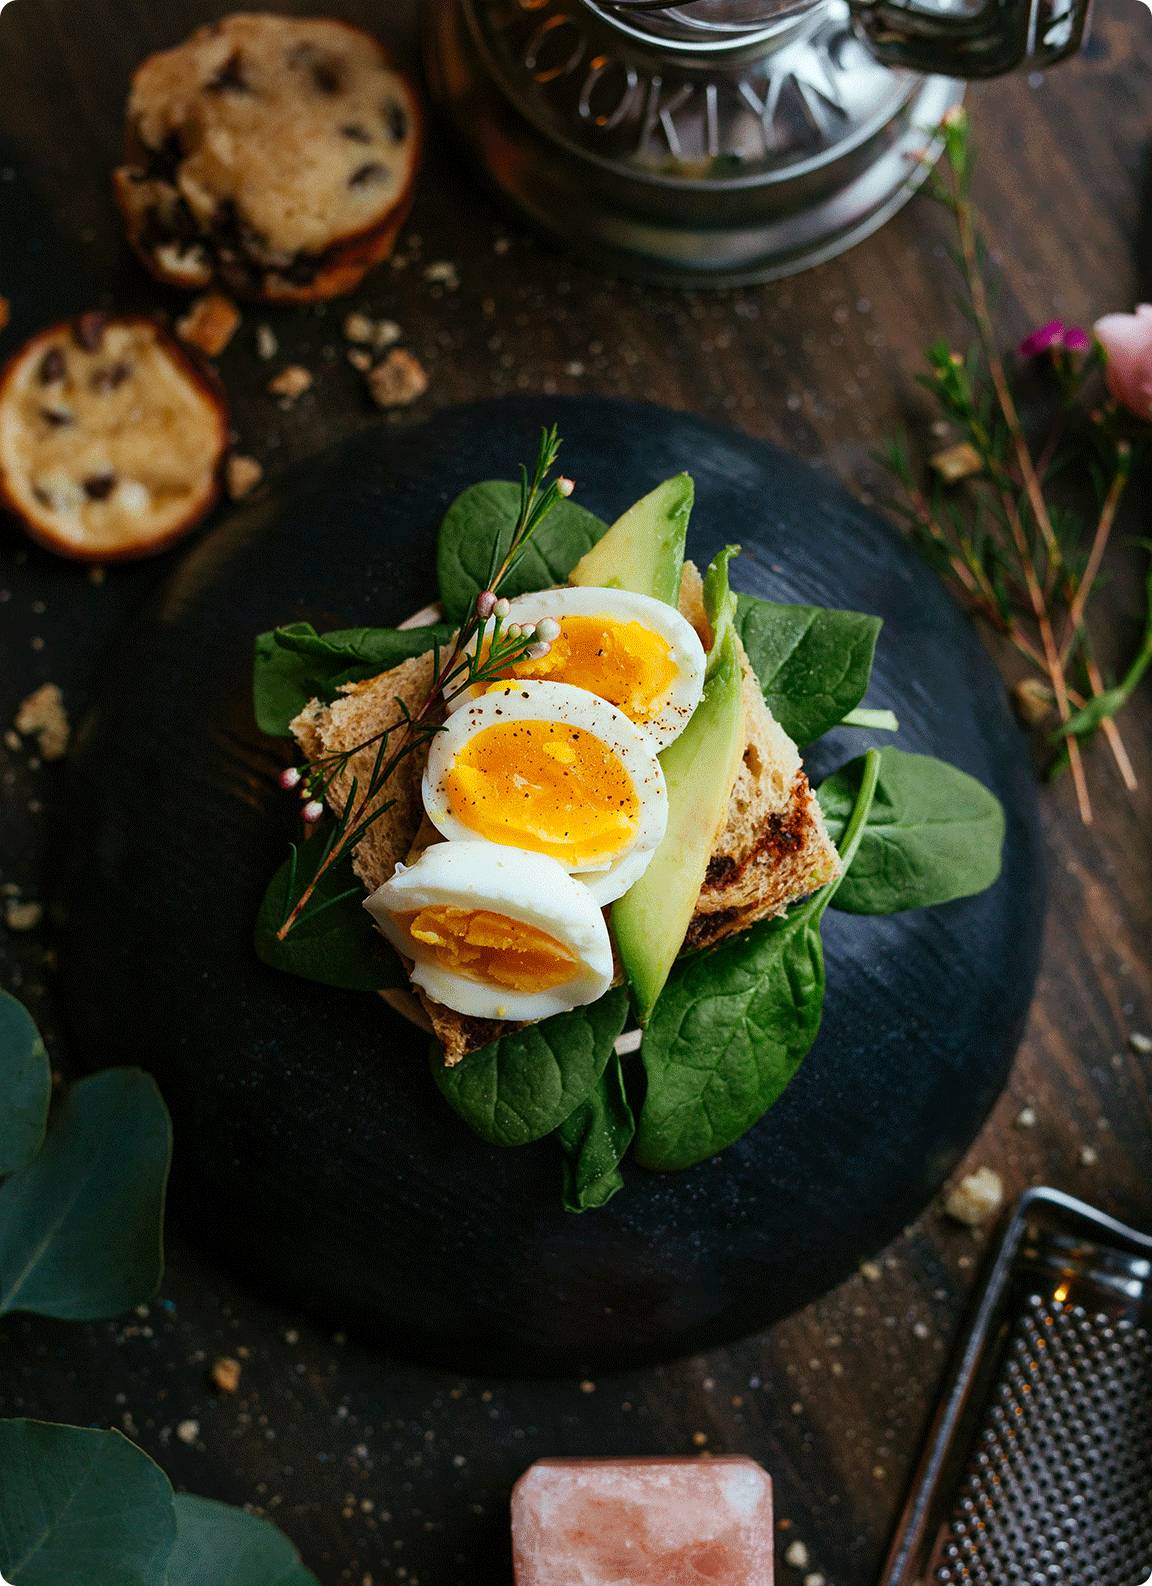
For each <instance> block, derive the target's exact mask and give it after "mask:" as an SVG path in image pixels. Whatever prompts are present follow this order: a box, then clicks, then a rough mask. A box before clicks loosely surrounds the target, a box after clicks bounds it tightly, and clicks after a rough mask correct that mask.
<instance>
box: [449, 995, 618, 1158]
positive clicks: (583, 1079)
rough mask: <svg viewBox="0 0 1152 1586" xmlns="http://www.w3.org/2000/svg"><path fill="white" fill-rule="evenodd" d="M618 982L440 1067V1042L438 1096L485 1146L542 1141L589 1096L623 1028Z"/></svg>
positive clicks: (514, 1144)
mask: <svg viewBox="0 0 1152 1586" xmlns="http://www.w3.org/2000/svg"><path fill="white" fill-rule="evenodd" d="M627 1013H628V993H627V991H626V990H625V989H624V987H623V986H617V987H615V988H614V989H613V990H611V991H608V992H606V993H605V994H604V996H602V997H601V998H600V1000H599V1001H598V1002H593V1003H591V1004H589V1006H587V1007H584V1008H574V1009H573V1010H572V1012H571V1013H558V1014H556V1015H555V1017H554V1018H551V1019H545V1020H544V1021H543V1023H542V1024H531V1025H528V1026H526V1027H525V1028H524V1029H521V1030H512V1031H510V1032H509V1033H508V1034H507V1035H504V1036H501V1038H500V1039H499V1040H498V1041H493V1042H492V1044H491V1045H490V1046H485V1047H482V1048H481V1049H480V1051H478V1052H473V1053H472V1054H471V1056H469V1057H466V1058H465V1059H464V1060H463V1062H461V1063H457V1064H456V1066H455V1067H454V1068H445V1066H444V1063H443V1059H442V1057H441V1054H440V1051H439V1049H437V1050H436V1051H435V1052H434V1053H433V1056H432V1071H433V1073H434V1074H435V1076H436V1083H437V1084H438V1085H439V1086H440V1089H441V1090H442V1091H443V1093H444V1095H445V1096H446V1097H447V1098H448V1100H449V1101H450V1102H451V1104H452V1106H453V1107H455V1109H456V1111H457V1112H458V1113H459V1114H460V1116H461V1117H462V1118H463V1119H464V1121H465V1123H467V1124H468V1125H469V1126H470V1127H471V1128H472V1129H474V1130H475V1132H476V1133H477V1134H478V1135H479V1136H480V1138H481V1139H482V1140H487V1141H488V1143H489V1145H503V1146H516V1145H527V1144H528V1143H529V1142H530V1141H532V1140H541V1139H543V1138H544V1136H545V1135H548V1134H551V1133H552V1131H553V1130H554V1129H557V1128H559V1126H560V1125H561V1124H562V1123H563V1122H564V1121H565V1119H567V1118H570V1117H571V1116H572V1114H573V1112H574V1111H575V1110H576V1108H577V1107H579V1106H580V1104H581V1103H582V1102H584V1101H586V1100H587V1099H588V1097H589V1096H590V1095H591V1093H592V1091H593V1090H594V1089H595V1087H596V1085H597V1083H598V1082H599V1079H600V1076H601V1074H603V1072H604V1069H605V1067H606V1065H607V1063H608V1060H609V1059H610V1058H611V1056H612V1050H613V1047H614V1045H615V1042H616V1037H617V1036H618V1035H619V1034H620V1031H621V1030H622V1029H623V1028H624V1020H625V1018H626V1017H627Z"/></svg>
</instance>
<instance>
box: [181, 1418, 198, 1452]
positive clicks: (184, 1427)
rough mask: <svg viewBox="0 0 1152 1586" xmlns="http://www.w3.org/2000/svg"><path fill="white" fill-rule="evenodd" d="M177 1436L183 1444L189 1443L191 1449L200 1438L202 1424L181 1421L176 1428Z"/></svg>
mask: <svg viewBox="0 0 1152 1586" xmlns="http://www.w3.org/2000/svg"><path fill="white" fill-rule="evenodd" d="M176 1436H177V1437H178V1438H179V1439H180V1441H181V1442H182V1443H187V1444H188V1445H189V1447H191V1445H192V1444H193V1443H194V1442H195V1441H196V1439H197V1438H198V1437H199V1436H200V1422H199V1421H192V1420H188V1421H181V1422H180V1425H179V1426H178V1427H177V1428H176Z"/></svg>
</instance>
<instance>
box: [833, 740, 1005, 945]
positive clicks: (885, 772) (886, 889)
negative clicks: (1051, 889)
mask: <svg viewBox="0 0 1152 1586" xmlns="http://www.w3.org/2000/svg"><path fill="white" fill-rule="evenodd" d="M863 772H864V761H863V760H853V761H852V762H851V764H849V765H846V766H844V767H843V769H842V770H840V771H837V772H836V774H835V775H834V776H831V777H829V778H828V780H827V781H826V782H825V783H824V784H823V785H822V786H821V787H820V788H819V789H818V790H817V797H818V798H819V800H820V806H821V808H822V809H823V811H824V816H825V819H826V820H827V822H828V826H829V830H830V831H831V832H832V835H833V837H836V836H837V835H838V834H839V833H840V832H841V831H842V830H843V827H844V824H845V822H846V821H847V819H848V817H849V815H850V813H851V811H852V809H853V807H854V806H855V803H856V800H857V798H858V796H859V790H860V780H861V777H862V775H863ZM1003 846H1004V811H1003V810H1002V808H1001V807H1000V802H999V800H998V799H997V798H996V797H995V796H994V794H992V793H990V792H989V791H988V789H987V788H986V787H984V785H983V784H982V783H980V782H977V781H976V779H975V777H970V776H968V775H967V773H966V772H964V771H959V770H957V769H956V767H955V766H951V765H947V764H946V763H945V762H944V761H943V760H934V759H932V758H931V757H930V756H928V755H921V754H907V753H905V752H904V751H903V750H901V749H885V750H884V751H883V752H882V754H881V756H880V779H879V782H878V784H877V788H876V797H875V798H874V799H873V801H872V807H871V810H870V811H869V814H868V821H867V825H866V826H865V828H864V832H863V835H862V837H861V840H860V848H859V852H858V853H857V855H856V858H855V860H854V862H853V864H852V868H851V870H850V871H849V872H848V874H847V875H846V876H845V877H844V881H843V883H842V885H841V886H840V889H839V891H838V892H837V894H836V907H837V908H838V909H846V910H847V911H848V912H849V913H850V914H896V913H899V912H900V911H902V910H904V909H924V908H929V907H930V906H931V905H933V904H937V903H950V902H951V901H952V900H953V899H954V898H965V897H969V896H970V895H971V894H972V893H975V892H983V891H984V889H985V888H986V887H990V886H991V885H992V883H993V882H994V881H995V880H996V878H997V876H998V875H999V874H1000V858H1001V850H1002V848H1003Z"/></svg>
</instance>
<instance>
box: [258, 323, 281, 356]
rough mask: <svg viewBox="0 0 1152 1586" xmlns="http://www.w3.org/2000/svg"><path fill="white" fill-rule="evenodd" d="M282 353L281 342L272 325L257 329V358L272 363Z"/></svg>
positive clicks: (261, 326)
mask: <svg viewBox="0 0 1152 1586" xmlns="http://www.w3.org/2000/svg"><path fill="white" fill-rule="evenodd" d="M279 351H280V341H279V338H278V337H277V335H276V332H275V331H274V330H273V329H272V327H271V325H257V327H256V356H257V358H262V359H263V360H264V362H265V363H270V362H271V361H272V359H273V358H275V356H276V354H277V353H278V352H279Z"/></svg>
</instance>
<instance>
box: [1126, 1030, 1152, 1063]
mask: <svg viewBox="0 0 1152 1586" xmlns="http://www.w3.org/2000/svg"><path fill="white" fill-rule="evenodd" d="M1128 1045H1129V1046H1130V1047H1131V1048H1132V1050H1133V1051H1134V1052H1135V1053H1137V1055H1138V1056H1140V1057H1148V1056H1149V1055H1150V1054H1152V1035H1145V1034H1144V1032H1143V1031H1142V1030H1133V1031H1132V1033H1131V1035H1129V1037H1128Z"/></svg>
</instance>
